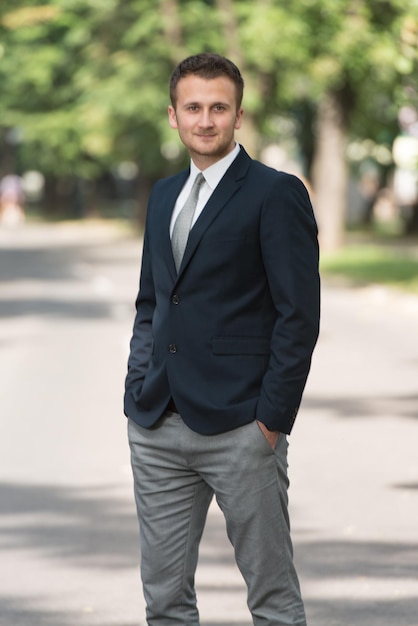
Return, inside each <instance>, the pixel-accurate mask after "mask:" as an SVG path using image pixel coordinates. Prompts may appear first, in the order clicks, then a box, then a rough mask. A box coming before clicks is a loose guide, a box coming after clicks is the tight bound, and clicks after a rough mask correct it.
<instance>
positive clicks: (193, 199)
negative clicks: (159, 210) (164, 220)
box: [171, 172, 205, 271]
mask: <svg viewBox="0 0 418 626" xmlns="http://www.w3.org/2000/svg"><path fill="white" fill-rule="evenodd" d="M204 182H205V177H204V176H203V174H202V173H201V172H200V173H199V174H198V175H197V176H196V178H195V180H194V183H193V186H192V190H191V192H190V195H189V197H188V198H187V200H186V202H185V204H184V206H183V208H182V209H181V211H180V213H179V214H178V216H177V219H176V221H175V224H174V228H173V234H172V236H171V246H172V249H173V256H174V262H175V264H176V269H177V271H179V268H180V265H181V261H182V259H183V255H184V251H185V249H186V244H187V239H188V237H189V231H190V227H191V224H192V220H193V215H194V212H195V210H196V205H197V202H198V200H199V192H200V188H201V186H202V185H203V183H204Z"/></svg>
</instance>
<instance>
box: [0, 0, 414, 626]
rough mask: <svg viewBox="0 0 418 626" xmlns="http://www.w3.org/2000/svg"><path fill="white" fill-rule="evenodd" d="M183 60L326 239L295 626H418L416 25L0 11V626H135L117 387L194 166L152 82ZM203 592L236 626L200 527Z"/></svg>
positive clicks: (84, 2) (237, 611)
mask: <svg viewBox="0 0 418 626" xmlns="http://www.w3.org/2000/svg"><path fill="white" fill-rule="evenodd" d="M200 51H215V52H219V53H221V54H224V55H226V56H228V57H230V58H231V59H232V60H233V61H235V62H236V63H237V65H238V66H239V67H240V69H241V71H242V73H243V76H244V79H245V83H246V87H245V93H244V103H243V106H244V110H245V117H244V125H243V128H242V130H240V131H239V135H238V139H239V140H240V141H241V142H242V143H243V145H244V146H245V147H246V149H247V151H248V152H249V153H250V154H251V156H253V157H255V158H258V159H260V160H262V161H263V162H265V163H267V164H269V165H271V166H273V167H276V168H278V169H283V170H286V171H289V172H292V173H294V174H296V175H298V176H300V177H301V178H302V179H303V180H304V181H305V183H306V185H307V187H308V189H309V191H310V193H311V197H312V201H313V205H314V210H315V213H316V216H317V220H318V223H319V229H320V243H321V251H322V252H321V272H322V276H323V314H322V330H321V336H320V340H319V343H318V347H317V349H316V352H315V355H314V361H313V367H312V372H311V375H310V378H309V381H308V385H307V388H306V393H305V398H304V403H303V406H302V409H301V412H300V417H299V418H298V421H297V423H296V426H295V429H294V431H293V432H292V436H291V443H292V445H291V447H290V478H291V485H292V488H291V516H292V519H293V538H294V544H295V558H296V560H297V565H298V568H299V572H300V577H301V583H302V590H303V593H304V597H305V600H306V607H307V613H308V618H309V619H308V622H309V626H342V625H343V624H344V626H416V625H417V615H418V592H417V590H418V567H417V563H418V537H417V528H418V500H417V498H418V456H417V454H416V441H417V438H418V419H417V418H418V383H417V381H418V356H417V353H418V340H417V337H418V246H417V243H418V4H417V2H416V0H297V1H296V0H295V1H293V2H292V1H289V0H257V1H254V0H153V1H151V0H49V1H41V0H38V1H35V0H32V1H31V0H28V1H26V2H24V1H20V0H2V2H1V4H0V548H1V550H2V556H1V559H0V625H1V626H74V624H76V623H77V624H80V626H93V625H99V626H138V624H144V623H145V622H144V607H143V602H142V596H141V591H140V586H139V576H138V571H137V570H138V558H139V555H138V529H137V524H136V516H135V511H134V505H133V496H132V479H131V474H130V467H129V451H128V449H127V442H126V432H125V430H126V420H125V418H124V417H123V414H122V396H123V383H124V376H125V371H126V361H127V356H128V349H129V339H130V333H131V328H132V323H133V316H134V299H135V295H136V291H137V286H138V273H139V265H140V255H141V242H142V232H143V224H144V217H145V211H146V204H147V198H148V194H149V191H150V189H151V187H152V185H153V183H154V182H155V181H156V180H157V179H159V178H160V177H162V176H166V175H170V174H171V173H174V172H177V171H178V170H179V169H180V168H182V167H183V166H185V165H186V164H187V161H188V158H187V154H186V153H185V151H184V149H183V147H182V145H181V143H180V142H179V139H178V137H177V133H176V131H173V130H172V129H171V128H170V127H169V125H168V122H167V105H168V103H169V102H168V79H169V76H170V74H171V71H172V69H173V67H174V66H175V65H176V63H177V62H178V61H179V60H181V59H182V58H184V57H185V56H188V55H189V54H194V53H197V52H200ZM197 582H198V591H199V598H200V606H201V613H202V624H205V625H206V626H215V625H218V626H219V625H222V626H230V625H233V624H234V625H237V624H239V625H241V626H243V625H247V624H249V616H248V611H247V609H246V606H245V590H244V587H243V584H242V581H241V579H240V577H239V575H238V574H237V571H236V568H235V565H234V560H233V556H232V551H231V548H230V546H229V545H228V543H227V541H226V539H225V531H224V527H223V519H222V516H221V515H220V514H219V511H218V510H217V508H216V506H214V507H213V508H211V511H210V516H209V521H208V527H207V529H206V531H205V536H204V540H203V543H202V548H201V559H200V567H199V570H198V577H197Z"/></svg>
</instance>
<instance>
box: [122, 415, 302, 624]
mask: <svg viewBox="0 0 418 626" xmlns="http://www.w3.org/2000/svg"><path fill="white" fill-rule="evenodd" d="M128 436H129V443H130V448H131V462H132V469H133V476H134V489H135V501H136V506H137V512H138V520H139V526H140V545H141V577H142V584H143V590H144V597H145V601H146V606H147V609H146V610H147V624H148V625H149V626H173V625H174V624H176V625H177V626H179V625H180V626H198V625H199V614H198V610H197V606H196V594H195V588H194V575H195V570H196V566H197V559H198V548H199V542H200V539H201V536H202V533H203V528H204V525H205V521H206V516H207V512H208V508H209V504H210V502H211V499H212V497H213V494H215V497H216V500H217V502H218V504H219V507H220V509H221V510H222V512H223V514H224V517H225V520H226V528H227V533H228V537H229V540H230V541H231V543H232V546H233V548H234V552H235V559H236V562H237V565H238V567H239V569H240V571H241V574H242V576H243V578H244V580H245V582H246V585H247V589H248V596H247V602H248V607H249V609H250V611H251V615H252V618H253V623H254V625H255V626H285V625H286V626H288V625H289V624H291V625H292V626H296V625H297V626H306V618H305V612H304V607H303V602H302V599H301V595H300V590H299V583H298V579H297V575H296V571H295V568H294V565H293V551H292V543H291V539H290V530H289V517H288V511H287V503H288V501H287V487H288V479H287V446H288V444H287V439H286V436H285V435H280V437H279V441H278V443H277V446H276V449H275V450H272V448H271V447H270V445H269V444H268V442H267V440H266V438H265V437H264V435H263V433H262V432H261V430H260V428H259V427H258V425H257V423H256V422H252V423H251V424H248V425H246V426H243V427H241V428H237V429H236V430H233V431H230V432H227V433H223V434H220V435H214V436H204V435H200V434H198V433H195V432H193V431H192V430H190V429H189V428H188V427H187V426H186V425H185V424H184V422H183V420H182V419H181V417H180V416H179V415H178V414H176V413H167V414H166V416H164V417H163V418H162V419H161V420H160V421H159V422H158V424H157V426H155V427H154V428H152V429H145V428H142V427H140V426H138V425H137V424H135V423H134V422H133V421H132V420H129V421H128Z"/></svg>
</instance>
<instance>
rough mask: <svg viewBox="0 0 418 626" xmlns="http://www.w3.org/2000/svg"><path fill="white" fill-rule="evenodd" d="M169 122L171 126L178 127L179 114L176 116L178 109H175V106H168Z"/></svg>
mask: <svg viewBox="0 0 418 626" xmlns="http://www.w3.org/2000/svg"><path fill="white" fill-rule="evenodd" d="M168 122H169V124H170V126H171V128H177V116H176V111H175V109H174V107H173V106H171V104H170V106H169V107H168Z"/></svg>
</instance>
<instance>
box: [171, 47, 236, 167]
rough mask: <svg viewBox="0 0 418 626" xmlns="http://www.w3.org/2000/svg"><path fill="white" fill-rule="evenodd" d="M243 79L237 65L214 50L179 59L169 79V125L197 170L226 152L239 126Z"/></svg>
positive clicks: (233, 143) (232, 144) (210, 163)
mask: <svg viewBox="0 0 418 626" xmlns="http://www.w3.org/2000/svg"><path fill="white" fill-rule="evenodd" d="M243 86H244V82H243V80H242V77H241V74H240V72H239V70H238V68H237V67H236V66H235V65H234V64H233V63H232V62H231V61H229V60H228V59H225V58H224V57H221V56H219V55H217V54H198V55H196V56H193V57H189V58H187V59H185V60H184V61H182V62H181V63H180V64H179V65H178V66H177V68H176V69H175V70H174V72H173V75H172V77H171V81H170V96H171V102H172V104H171V105H170V106H169V107H168V119H169V123H170V126H171V127H172V128H174V129H177V131H178V133H179V135H180V139H181V141H182V142H183V144H184V145H185V146H186V148H187V149H188V151H189V154H190V156H191V158H192V159H193V161H194V163H195V164H196V166H197V167H199V168H200V169H201V170H204V169H205V168H207V167H209V166H210V165H212V164H213V163H215V162H216V161H218V160H220V159H222V158H223V157H224V156H226V155H227V154H228V153H229V152H230V151H231V150H233V148H234V146H235V138H234V132H235V130H237V129H239V128H240V127H241V122H242V115H243V110H242V108H241V100H242V92H243Z"/></svg>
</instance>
